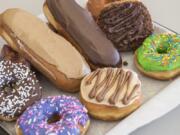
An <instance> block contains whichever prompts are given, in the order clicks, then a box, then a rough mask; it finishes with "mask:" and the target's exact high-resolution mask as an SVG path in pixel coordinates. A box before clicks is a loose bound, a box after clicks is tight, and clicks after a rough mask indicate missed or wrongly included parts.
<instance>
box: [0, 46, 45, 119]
mask: <svg viewBox="0 0 180 135" xmlns="http://www.w3.org/2000/svg"><path fill="white" fill-rule="evenodd" d="M41 90H42V87H41V86H40V84H39V81H38V80H37V78H36V75H35V74H34V72H32V71H31V70H30V65H29V63H28V62H27V61H26V60H25V59H24V58H22V57H21V56H20V55H18V54H17V53H16V52H14V51H13V50H12V49H11V48H9V47H8V46H4V47H3V48H2V51H1V55H0V120H4V121H13V120H16V119H17V118H18V117H19V116H20V115H21V114H22V113H23V111H24V110H25V109H26V108H27V107H28V106H30V105H32V104H33V103H34V102H35V101H37V100H39V99H40V98H41Z"/></svg>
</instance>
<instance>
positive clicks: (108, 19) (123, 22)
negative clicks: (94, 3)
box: [97, 0, 153, 51]
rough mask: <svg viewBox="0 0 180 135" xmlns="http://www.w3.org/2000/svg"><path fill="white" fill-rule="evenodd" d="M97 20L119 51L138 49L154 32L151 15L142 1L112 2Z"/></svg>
mask: <svg viewBox="0 0 180 135" xmlns="http://www.w3.org/2000/svg"><path fill="white" fill-rule="evenodd" d="M97 22H98V25H99V26H100V28H101V29H102V30H103V31H104V32H105V34H106V35H107V37H108V39H110V40H111V41H112V42H113V43H114V45H115V46H116V48H117V49H118V50H119V51H132V50H135V49H137V48H138V47H139V46H140V45H141V44H142V42H143V41H144V39H145V38H146V37H148V36H149V35H150V34H152V32H153V25H152V20H151V16H150V14H149V12H148V10H147V8H146V7H145V6H144V4H143V3H142V2H140V1H127V0H125V1H120V2H112V3H110V4H108V5H106V7H105V8H104V9H103V10H102V12H101V13H100V15H99V17H98V20H97Z"/></svg>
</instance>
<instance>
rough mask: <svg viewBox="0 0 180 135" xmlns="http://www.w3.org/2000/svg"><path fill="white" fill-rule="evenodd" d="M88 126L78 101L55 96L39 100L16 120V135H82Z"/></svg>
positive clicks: (82, 107)
mask: <svg viewBox="0 0 180 135" xmlns="http://www.w3.org/2000/svg"><path fill="white" fill-rule="evenodd" d="M89 124H90V120H89V117H88V115H87V110H86V109H85V107H84V106H83V105H82V104H81V103H80V102H79V100H78V99H76V98H73V97H68V96H55V97H47V98H44V99H41V100H40V101H39V102H37V103H36V104H34V105H33V106H32V107H29V108H28V109H27V110H26V111H25V112H24V113H23V114H22V116H21V117H20V118H19V119H18V120H17V125H16V133H17V135H84V134H85V132H86V131H87V129H88V127H89Z"/></svg>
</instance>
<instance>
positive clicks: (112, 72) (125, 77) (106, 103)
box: [80, 68, 142, 120]
mask: <svg viewBox="0 0 180 135" xmlns="http://www.w3.org/2000/svg"><path fill="white" fill-rule="evenodd" d="M80 97H81V101H82V103H83V104H84V105H85V106H86V108H87V109H88V111H89V114H90V115H91V116H93V117H94V118H97V119H101V120H118V119H122V118H124V117H125V116H127V115H128V114H130V113H131V112H133V111H134V110H135V109H137V108H138V107H139V106H140V105H141V101H142V93H141V82H140V80H139V78H138V76H137V74H136V73H135V72H133V71H131V70H128V69H121V68H103V69H97V70H96V71H94V72H92V73H90V74H89V75H87V76H86V77H85V78H84V79H83V80H82V82H81V89H80Z"/></svg>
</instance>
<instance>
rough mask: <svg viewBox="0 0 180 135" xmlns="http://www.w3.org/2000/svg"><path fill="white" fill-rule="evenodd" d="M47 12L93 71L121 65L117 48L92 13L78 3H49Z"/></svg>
mask: <svg viewBox="0 0 180 135" xmlns="http://www.w3.org/2000/svg"><path fill="white" fill-rule="evenodd" d="M69 9H71V10H69ZM44 13H45V15H46V17H47V19H48V21H49V22H50V24H52V26H53V27H54V28H55V29H56V30H57V31H58V32H59V33H60V34H61V35H63V36H64V37H66V39H68V40H69V41H71V43H72V44H73V45H74V46H75V47H76V48H77V49H78V50H79V52H80V53H81V54H82V55H83V56H84V57H85V58H86V60H87V62H88V63H89V65H90V66H91V68H92V69H96V68H99V67H120V66H121V64H122V60H121V56H120V54H119V53H118V51H117V49H116V48H115V47H114V46H113V44H112V42H111V41H109V40H108V39H107V38H106V36H105V34H104V33H103V32H102V31H101V29H100V28H99V27H98V25H97V24H96V23H95V21H94V19H93V18H92V16H91V15H90V13H89V12H88V11H87V10H86V9H84V8H82V7H80V5H78V4H77V3H76V2H75V0H46V2H45V4H44Z"/></svg>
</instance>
